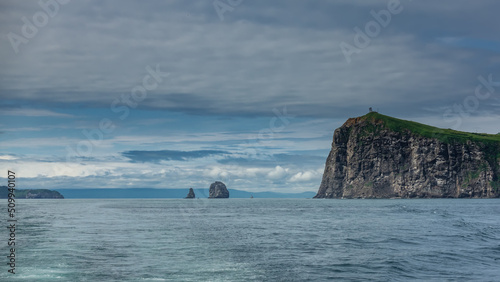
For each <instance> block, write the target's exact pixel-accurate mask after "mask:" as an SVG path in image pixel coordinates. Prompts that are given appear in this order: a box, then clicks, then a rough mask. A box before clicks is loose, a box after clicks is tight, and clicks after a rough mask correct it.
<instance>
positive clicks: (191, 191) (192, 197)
mask: <svg viewBox="0 0 500 282" xmlns="http://www.w3.org/2000/svg"><path fill="white" fill-rule="evenodd" d="M195 197H196V196H195V194H194V190H193V188H189V192H188V194H187V196H186V198H185V199H194V198H195Z"/></svg>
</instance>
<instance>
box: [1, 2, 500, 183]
mask: <svg viewBox="0 0 500 282" xmlns="http://www.w3.org/2000/svg"><path fill="white" fill-rule="evenodd" d="M40 3H42V5H41V4H40ZM40 3H39V1H38V0H37V1H15V0H12V1H2V2H0V44H1V45H0V60H1V65H2V68H0V95H1V106H0V168H1V170H2V171H4V173H5V175H6V170H7V169H11V170H15V171H16V172H17V175H18V185H20V186H19V187H20V188H35V187H39V188H48V189H51V188H85V187H89V188H123V187H134V188H140V187H149V188H186V187H197V188H208V186H209V185H210V183H211V182H213V181H215V180H222V181H224V182H225V183H226V184H227V185H228V187H229V188H233V189H241V190H248V191H264V190H265V191H278V192H279V191H282V192H302V191H317V188H318V187H319V184H320V182H321V176H322V172H323V168H324V162H325V160H326V157H327V155H328V152H329V149H330V146H331V140H332V135H333V131H334V130H335V128H337V127H339V126H340V125H342V123H343V122H344V121H345V120H346V119H347V118H349V117H355V116H360V115H363V114H365V113H366V112H367V111H368V108H369V107H373V108H374V109H377V110H378V111H379V112H381V113H383V114H387V115H391V116H394V117H398V118H403V119H409V120H414V121H418V122H423V123H427V124H431V125H435V126H439V127H444V128H453V129H458V130H463V131H472V132H486V133H497V132H500V125H499V124H500V123H499V122H498V121H499V117H500V116H499V114H500V111H499V110H500V68H499V66H500V37H499V34H500V17H498V11H500V2H498V1H494V0H491V1H487V0H485V1H457V0H453V1H451V0H449V1H430V0H429V1H410V0H401V2H397V1H394V0H390V1H389V0H384V1H353V0H337V1H264V0H262V1H249V0H245V1H242V0H216V1H212V0H207V1H117V0H116V1H74V0H73V1H67V0H66V1H63V0H60V1H58V2H56V1H55V0H42V1H40Z"/></svg>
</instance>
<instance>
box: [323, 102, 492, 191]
mask: <svg viewBox="0 0 500 282" xmlns="http://www.w3.org/2000/svg"><path fill="white" fill-rule="evenodd" d="M499 177H500V136H499V135H493V134H478V133H467V132H460V131H455V130H451V129H439V128H436V127H432V126H428V125H424V124H420V123H416V122H411V121H405V120H400V119H396V118H392V117H389V116H385V115H381V114H379V113H376V112H371V113H369V114H367V115H365V116H362V117H358V118H350V119H348V120H347V121H346V122H345V123H344V124H343V125H342V126H341V127H340V128H338V129H336V130H335V133H334V135H333V143H332V149H331V151H330V154H329V156H328V158H327V160H326V164H325V170H324V173H323V179H322V181H321V185H320V187H319V190H318V193H317V194H316V196H315V198H496V197H500V179H499Z"/></svg>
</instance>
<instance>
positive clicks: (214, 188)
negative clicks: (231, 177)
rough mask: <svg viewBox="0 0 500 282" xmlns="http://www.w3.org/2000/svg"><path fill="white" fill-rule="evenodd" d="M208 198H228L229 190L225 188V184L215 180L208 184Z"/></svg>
mask: <svg viewBox="0 0 500 282" xmlns="http://www.w3.org/2000/svg"><path fill="white" fill-rule="evenodd" d="M208 198H209V199H214V198H229V191H228V190H227V188H226V185H225V184H224V183H222V182H220V181H215V182H214V183H212V184H211V185H210V189H209V190H208Z"/></svg>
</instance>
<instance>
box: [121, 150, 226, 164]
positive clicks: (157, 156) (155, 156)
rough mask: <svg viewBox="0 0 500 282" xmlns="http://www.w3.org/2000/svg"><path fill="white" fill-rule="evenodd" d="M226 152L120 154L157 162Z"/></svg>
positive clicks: (142, 152) (137, 152)
mask: <svg viewBox="0 0 500 282" xmlns="http://www.w3.org/2000/svg"><path fill="white" fill-rule="evenodd" d="M223 154H228V152H225V151H219V150H197V151H175V150H161V151H126V152H123V153H122V155H123V156H124V157H127V158H129V159H130V160H132V161H133V162H159V161H163V160H164V161H172V160H174V161H187V160H189V159H198V158H203V157H210V156H215V155H223Z"/></svg>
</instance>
